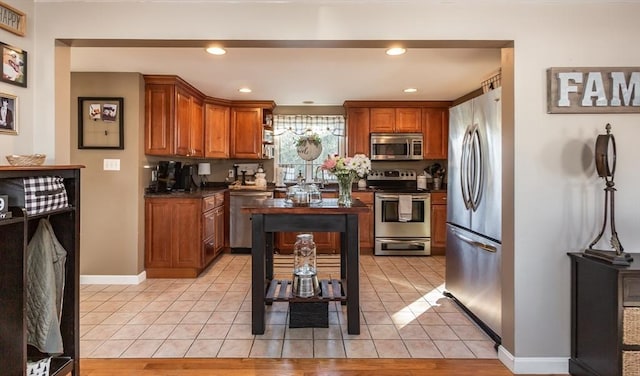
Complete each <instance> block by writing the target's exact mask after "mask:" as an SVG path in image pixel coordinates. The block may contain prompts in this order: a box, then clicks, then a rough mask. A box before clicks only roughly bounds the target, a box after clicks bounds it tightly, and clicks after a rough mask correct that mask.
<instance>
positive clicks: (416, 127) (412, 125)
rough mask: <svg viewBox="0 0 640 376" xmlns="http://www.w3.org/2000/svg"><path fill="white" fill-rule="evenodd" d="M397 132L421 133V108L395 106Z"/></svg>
mask: <svg viewBox="0 0 640 376" xmlns="http://www.w3.org/2000/svg"><path fill="white" fill-rule="evenodd" d="M395 131H396V132H397V133H421V132H422V109H421V108H410V107H408V108H396V128H395Z"/></svg>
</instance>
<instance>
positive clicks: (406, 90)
mask: <svg viewBox="0 0 640 376" xmlns="http://www.w3.org/2000/svg"><path fill="white" fill-rule="evenodd" d="M416 91H418V89H416V88H415V87H408V88H406V89H404V92H405V93H415V92H416Z"/></svg>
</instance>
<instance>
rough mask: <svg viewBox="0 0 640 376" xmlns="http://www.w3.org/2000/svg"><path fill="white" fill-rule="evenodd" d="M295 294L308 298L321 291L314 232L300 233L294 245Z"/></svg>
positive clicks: (293, 289) (293, 287)
mask: <svg viewBox="0 0 640 376" xmlns="http://www.w3.org/2000/svg"><path fill="white" fill-rule="evenodd" d="M292 292H293V295H295V296H298V297H301V298H308V297H312V296H316V295H318V294H319V293H320V284H319V283H318V276H317V272H316V243H315V242H314V241H313V235H312V234H298V236H296V242H295V244H294V245H293V286H292Z"/></svg>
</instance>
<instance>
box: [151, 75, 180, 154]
mask: <svg viewBox="0 0 640 376" xmlns="http://www.w3.org/2000/svg"><path fill="white" fill-rule="evenodd" d="M172 108H173V86H172V85H156V84H148V85H146V86H145V106H144V111H145V117H144V120H145V121H144V152H145V154H148V155H162V156H164V155H172V154H173V118H172V113H173V110H172Z"/></svg>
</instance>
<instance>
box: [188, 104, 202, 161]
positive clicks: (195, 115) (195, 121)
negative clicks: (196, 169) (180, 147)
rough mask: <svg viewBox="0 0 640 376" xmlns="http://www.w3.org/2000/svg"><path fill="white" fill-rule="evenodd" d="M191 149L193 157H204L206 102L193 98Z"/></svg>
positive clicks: (190, 134)
mask: <svg viewBox="0 0 640 376" xmlns="http://www.w3.org/2000/svg"><path fill="white" fill-rule="evenodd" d="M189 121H190V133H189V147H190V148H191V154H189V156H191V157H204V102H203V101H202V99H200V98H197V97H191V117H190V119H189Z"/></svg>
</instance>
